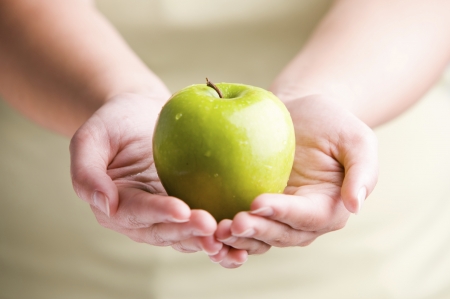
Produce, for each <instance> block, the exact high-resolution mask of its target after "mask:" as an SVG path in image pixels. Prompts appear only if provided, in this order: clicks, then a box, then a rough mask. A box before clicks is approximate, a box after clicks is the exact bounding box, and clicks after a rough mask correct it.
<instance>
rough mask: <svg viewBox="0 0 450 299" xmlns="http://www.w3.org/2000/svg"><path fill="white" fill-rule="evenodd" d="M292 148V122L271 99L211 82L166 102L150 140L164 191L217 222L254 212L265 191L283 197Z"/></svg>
mask: <svg viewBox="0 0 450 299" xmlns="http://www.w3.org/2000/svg"><path fill="white" fill-rule="evenodd" d="M294 150H295V137H294V127H293V124H292V119H291V117H290V115H289V112H288V111H287V109H286V107H285V106H284V104H283V103H282V102H281V101H280V100H279V99H278V98H277V97H276V96H275V95H274V94H272V93H271V92H269V91H267V90H264V89H262V88H258V87H253V86H248V85H243V84H232V83H218V84H217V85H214V84H212V83H211V82H209V81H208V80H207V84H195V85H191V86H188V87H186V88H184V89H182V90H181V91H179V92H177V93H175V94H174V95H173V96H172V97H171V98H170V99H169V101H168V102H167V103H166V104H165V105H164V107H163V109H162V110H161V113H160V115H159V118H158V121H157V124H156V127H155V132H154V136H153V154H154V159H155V166H156V170H157V172H158V175H159V178H160V179H161V182H162V184H163V186H164V188H165V189H166V191H167V193H168V194H169V195H171V196H175V197H177V198H180V199H182V200H183V201H185V202H186V203H187V204H188V205H189V206H190V208H191V209H204V210H206V211H208V212H210V213H211V215H213V216H214V218H215V219H216V220H217V221H220V220H222V219H225V218H229V219H232V218H233V217H234V215H235V214H236V213H238V212H239V211H245V210H249V209H250V204H251V202H252V201H253V199H254V198H255V197H256V196H258V195H260V194H262V193H281V192H283V190H284V188H285V187H286V184H287V181H288V178H289V174H290V172H291V169H292V164H293V160H294Z"/></svg>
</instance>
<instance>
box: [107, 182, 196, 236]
mask: <svg viewBox="0 0 450 299" xmlns="http://www.w3.org/2000/svg"><path fill="white" fill-rule="evenodd" d="M119 189H120V190H119V195H120V203H119V208H118V210H117V212H116V214H115V215H114V216H111V218H112V220H113V222H114V223H115V224H116V225H118V226H120V227H124V228H144V227H149V226H151V225H153V224H155V223H168V222H174V223H184V222H188V221H189V219H190V216H191V209H190V208H189V206H188V205H187V204H186V203H185V202H183V201H182V200H180V199H178V198H175V197H171V196H165V195H157V194H151V193H148V192H146V191H143V190H140V189H136V188H132V187H126V188H120V187H119Z"/></svg>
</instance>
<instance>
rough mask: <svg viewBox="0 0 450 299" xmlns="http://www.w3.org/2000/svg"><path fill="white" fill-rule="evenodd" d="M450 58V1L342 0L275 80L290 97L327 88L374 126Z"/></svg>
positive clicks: (416, 95) (416, 94)
mask: <svg viewBox="0 0 450 299" xmlns="http://www.w3.org/2000/svg"><path fill="white" fill-rule="evenodd" d="M449 60H450V1H446V0H376V1H360V0H339V1H336V3H335V4H334V6H333V7H332V8H331V10H330V12H329V13H328V14H327V15H326V17H325V18H324V19H323V21H322V22H321V24H320V25H319V26H318V28H317V29H316V31H315V33H314V34H313V35H312V37H311V38H310V40H309V42H308V43H307V44H306V46H305V47H304V49H302V50H301V51H300V52H299V54H298V55H297V56H296V57H295V58H294V59H293V61H292V62H291V63H290V64H289V65H288V66H287V67H286V68H285V69H284V71H283V72H282V73H281V74H280V75H279V76H278V78H277V79H276V80H275V82H274V84H273V86H272V89H273V91H274V92H275V93H276V94H278V95H279V96H280V97H281V98H282V99H283V100H285V101H290V100H293V99H297V98H300V97H303V96H306V95H311V94H321V95H324V96H327V97H329V98H332V99H334V100H336V101H337V102H339V103H340V104H341V105H343V106H344V107H346V108H348V109H349V110H350V111H352V112H353V113H354V114H355V115H356V116H358V117H359V118H360V119H362V120H363V121H365V122H366V123H367V124H368V125H370V126H376V125H378V124H381V123H383V122H385V121H387V120H389V119H391V118H393V117H395V116H396V115H398V114H399V113H401V112H402V111H403V110H405V109H406V108H407V107H409V106H410V105H411V104H413V103H414V102H415V101H417V100H418V99H420V97H421V96H422V95H423V94H424V93H425V92H426V91H427V90H428V89H429V88H430V86H431V85H432V84H433V83H434V82H435V81H436V80H437V79H438V78H439V76H440V74H441V73H442V71H443V70H444V68H445V66H446V64H448V63H449Z"/></svg>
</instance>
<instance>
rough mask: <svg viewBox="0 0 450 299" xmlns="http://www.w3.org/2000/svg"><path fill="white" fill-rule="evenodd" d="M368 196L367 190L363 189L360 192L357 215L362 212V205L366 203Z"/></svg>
mask: <svg viewBox="0 0 450 299" xmlns="http://www.w3.org/2000/svg"><path fill="white" fill-rule="evenodd" d="M366 194H367V190H366V188H364V187H363V188H361V189H360V190H359V192H358V210H357V211H356V213H355V214H356V215H358V213H359V212H360V211H361V208H362V205H363V204H364V201H365V200H366Z"/></svg>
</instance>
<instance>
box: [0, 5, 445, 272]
mask: <svg viewBox="0 0 450 299" xmlns="http://www.w3.org/2000/svg"><path fill="white" fill-rule="evenodd" d="M34 2H35V1H31V0H20V1H19V0H14V1H13V0H9V1H8V0H3V1H2V0H0V94H1V96H2V97H3V98H4V99H5V100H6V101H8V102H9V103H10V104H11V105H12V106H14V107H15V108H16V109H18V110H19V111H21V112H22V113H23V114H24V115H26V116H27V117H29V118H30V119H32V120H34V121H36V122H37V123H38V124H40V125H42V126H44V127H46V128H48V129H51V130H54V131H57V132H60V133H62V134H64V135H66V136H68V137H72V141H71V148H70V150H71V160H72V167H71V173H72V178H73V184H74V188H75V190H76V192H77V194H78V195H79V196H80V198H82V199H83V200H85V201H86V202H88V203H89V204H90V205H91V207H92V211H93V212H94V214H95V216H96V217H97V220H98V222H99V223H100V224H101V225H103V226H105V227H108V228H111V229H113V230H115V231H118V232H120V233H122V234H125V235H127V236H129V237H130V238H131V239H133V240H135V241H138V242H145V243H148V244H152V245H157V246H172V247H173V248H175V249H176V250H179V251H182V252H195V251H205V252H206V253H207V254H208V255H209V256H210V258H211V260H212V261H214V262H218V263H220V265H222V266H223V267H226V268H235V267H239V266H240V265H242V264H243V263H244V262H245V261H246V259H247V257H248V255H249V254H259V253H263V252H266V251H267V250H268V249H269V248H270V247H271V246H278V247H286V246H305V245H308V244H309V243H311V242H312V241H314V239H315V238H317V237H318V236H320V235H322V234H324V233H327V232H330V231H333V230H337V229H340V228H342V227H344V226H345V223H346V221H347V219H348V218H349V216H350V215H351V213H357V212H359V211H360V210H361V207H362V204H363V202H364V200H365V199H366V198H367V196H368V195H369V194H370V193H371V191H372V190H373V188H374V187H375V184H376V181H377V176H378V169H377V164H378V163H377V142H376V138H375V136H374V133H373V132H372V130H371V129H370V127H374V126H376V125H379V124H382V123H384V122H386V121H388V120H389V119H391V118H393V117H395V116H396V115H398V114H400V113H401V112H402V111H404V110H405V109H407V108H408V107H409V106H410V105H412V104H413V103H414V102H416V101H417V100H418V99H420V98H421V96H422V95H423V94H424V93H425V92H426V91H427V90H428V89H429V88H430V86H431V85H432V84H433V83H434V82H435V81H436V80H437V79H438V78H439V75H440V74H441V73H442V71H443V69H444V68H445V66H446V65H447V64H448V62H449V60H450V39H449V38H448V36H450V2H449V1H446V0H441V1H437V0H436V1H430V0H371V1H369V0H368V1H360V0H340V1H336V2H335V4H334V5H333V7H332V8H331V10H330V11H329V13H328V14H327V15H326V16H325V18H324V19H323V20H322V22H321V23H320V25H319V26H318V28H317V29H316V31H315V32H314V34H313V35H312V36H311V38H310V39H309V41H308V42H307V44H306V45H305V47H304V48H303V49H302V50H301V51H300V52H299V53H298V55H297V56H296V57H295V58H294V59H293V60H292V61H291V63H289V65H287V66H286V68H285V69H284V70H283V71H282V72H281V74H280V75H279V76H278V77H277V78H276V79H275V81H274V83H273V85H272V86H271V87H270V89H271V90H272V91H273V92H274V93H275V94H276V95H278V96H279V97H280V99H281V100H282V101H283V102H285V104H286V106H287V108H288V109H289V111H290V113H291V116H292V118H293V121H294V126H295V130H296V139H297V148H296V155H295V163H294V167H293V171H292V173H291V177H290V179H289V182H288V187H287V188H286V190H285V194H281V195H274V194H264V195H261V196H259V197H258V198H256V199H255V201H254V202H253V203H252V206H251V211H250V212H242V213H239V214H238V215H236V217H235V218H234V219H233V220H224V221H222V222H220V223H219V224H217V223H216V222H215V221H214V219H213V218H212V216H211V215H210V214H209V213H207V212H205V211H200V210H190V209H189V207H188V206H187V205H186V204H184V203H183V202H182V201H181V200H179V199H176V198H173V197H169V196H167V195H165V193H164V190H163V188H162V186H161V184H160V182H159V180H158V177H157V175H156V172H155V169H154V165H153V159H152V154H151V153H150V152H149V151H148V149H149V148H151V137H152V136H151V134H152V131H153V130H152V128H153V126H154V122H155V120H156V117H157V114H158V112H159V110H160V109H161V107H162V105H163V104H164V102H165V101H166V100H167V99H168V98H169V96H170V93H169V91H168V90H167V88H166V87H165V86H164V84H163V83H162V82H161V80H159V79H158V77H157V76H156V75H155V74H153V73H152V72H151V71H150V70H149V69H148V68H147V67H146V66H145V65H144V64H143V63H142V62H141V61H140V60H139V58H138V57H136V55H135V54H134V53H133V52H132V51H131V50H130V49H129V48H128V47H127V45H126V44H125V43H124V42H123V40H122V39H121V38H120V37H119V36H118V35H117V33H116V32H115V31H114V29H113V28H112V27H111V26H110V25H109V24H108V23H107V21H105V20H104V19H103V18H102V16H101V15H99V14H98V13H97V12H96V11H95V9H94V8H93V7H92V5H91V4H90V3H89V2H87V1H79V0H78V1H77V0H68V1H64V2H62V1H58V0H41V1H39V3H38V4H35V3H34ZM33 3H34V4H33ZM81 20H82V21H81ZM56 24H57V26H56ZM87 33H89V34H87ZM49 45H51V47H50V46H49ZM193 83H194V82H193ZM124 132H127V134H124Z"/></svg>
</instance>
